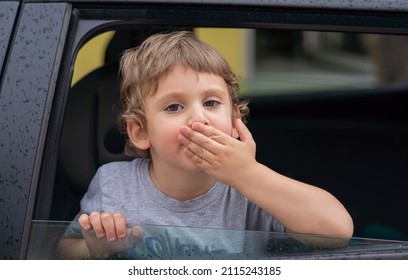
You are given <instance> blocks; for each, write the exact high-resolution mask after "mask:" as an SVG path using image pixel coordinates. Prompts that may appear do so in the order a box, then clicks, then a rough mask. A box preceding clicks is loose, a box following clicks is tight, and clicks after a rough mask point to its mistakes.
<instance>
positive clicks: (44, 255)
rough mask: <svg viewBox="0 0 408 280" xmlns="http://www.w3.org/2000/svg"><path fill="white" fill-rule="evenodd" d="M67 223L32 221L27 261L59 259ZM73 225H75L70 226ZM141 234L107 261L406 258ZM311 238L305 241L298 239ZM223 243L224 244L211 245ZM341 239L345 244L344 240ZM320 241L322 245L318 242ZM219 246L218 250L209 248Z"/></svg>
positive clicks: (162, 232) (240, 234) (235, 235)
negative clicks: (59, 244) (124, 249)
mask: <svg viewBox="0 0 408 280" xmlns="http://www.w3.org/2000/svg"><path fill="white" fill-rule="evenodd" d="M68 225H69V224H68V223H66V222H44V221H33V222H32V224H31V231H30V240H29V246H28V252H27V259H37V260H38V259H58V258H61V252H60V251H58V249H57V248H58V243H59V241H60V239H61V237H62V236H63V234H64V232H65V230H66V228H67V226H68ZM75 226H78V225H75ZM140 227H141V228H142V229H143V236H141V238H140V239H138V240H136V241H135V242H133V243H132V244H130V246H129V248H128V249H127V250H126V251H124V252H122V253H118V254H113V255H111V256H109V257H108V258H111V259H268V258H269V259H281V258H285V259H327V258H330V259H355V258H363V259H364V258H366V259H371V258H375V259H377V258H378V259H381V258H403V257H407V256H408V243H406V242H399V241H386V240H375V239H363V238H353V239H351V240H350V241H349V243H348V244H347V245H346V246H341V248H329V247H328V246H327V245H328V244H336V243H337V242H339V241H340V242H343V241H341V240H339V239H337V238H335V237H330V236H320V237H319V236H308V235H304V234H302V235H299V234H298V235H293V234H284V233H272V232H257V231H237V230H221V229H205V228H187V227H169V226H152V225H143V226H140ZM307 239H309V240H313V243H311V244H310V245H307V244H305V243H302V242H300V241H299V240H307ZM221 243H222V244H223V247H215V246H216V245H219V244H221ZM343 243H344V242H343ZM322 244H325V245H322ZM214 248H218V249H214Z"/></svg>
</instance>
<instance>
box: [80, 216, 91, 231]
mask: <svg viewBox="0 0 408 280" xmlns="http://www.w3.org/2000/svg"><path fill="white" fill-rule="evenodd" d="M78 223H79V225H80V226H81V228H83V229H84V230H91V229H92V225H91V222H90V221H89V216H88V214H82V215H81V216H79V219H78Z"/></svg>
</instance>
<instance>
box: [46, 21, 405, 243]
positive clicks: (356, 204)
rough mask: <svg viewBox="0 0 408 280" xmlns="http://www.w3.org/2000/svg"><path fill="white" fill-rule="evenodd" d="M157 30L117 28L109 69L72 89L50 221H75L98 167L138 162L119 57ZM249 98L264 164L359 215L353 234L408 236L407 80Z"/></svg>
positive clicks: (107, 57)
mask: <svg viewBox="0 0 408 280" xmlns="http://www.w3.org/2000/svg"><path fill="white" fill-rule="evenodd" d="M159 31H162V30H154V32H159ZM152 32H153V31H152V30H150V29H149V30H146V29H142V28H141V29H124V30H120V31H117V32H116V33H115V36H114V37H113V39H112V41H111V42H110V44H109V45H108V48H107V50H106V55H105V62H104V65H103V66H102V67H100V68H98V69H96V70H95V71H93V72H91V73H90V74H88V75H87V76H86V77H84V78H83V79H81V80H80V81H79V82H78V83H76V84H75V85H74V86H73V87H72V88H71V91H70V93H69V97H68V103H67V107H66V112H65V119H64V126H63V131H62V136H61V143H60V150H59V156H58V165H57V171H56V179H55V187H54V193H53V201H52V210H51V212H50V213H51V214H50V219H51V220H64V221H69V220H72V219H73V217H74V216H75V215H76V213H77V212H78V211H79V201H80V199H81V197H82V196H83V194H84V193H85V192H86V189H87V186H88V185H89V183H90V181H91V179H92V177H93V175H94V174H95V173H96V170H97V168H98V167H99V166H101V165H102V164H105V163H108V162H111V161H117V160H130V158H128V157H127V156H126V155H125V154H124V152H123V148H124V143H125V136H124V135H123V133H121V132H120V131H119V128H118V124H117V115H118V113H119V112H120V103H119V75H118V61H119V57H120V54H121V53H122V52H123V50H125V49H127V48H130V47H134V46H137V45H138V44H139V43H140V42H141V40H142V39H143V38H145V37H146V36H147V35H149V34H150V33H152ZM282 38H283V37H282ZM344 71H345V70H344ZM246 96H247V97H248V99H249V101H250V105H249V106H250V110H251V113H250V117H249V122H248V127H249V129H250V131H251V133H252V135H253V137H254V139H255V141H256V143H257V160H258V161H259V162H261V163H263V164H265V165H267V166H269V167H270V168H272V169H273V170H275V171H277V172H279V173H282V174H284V175H286V176H289V177H292V178H295V179H298V180H300V181H304V182H306V183H310V184H312V185H316V186H319V187H321V188H323V189H326V190H327V191H329V192H331V193H332V194H333V195H335V196H336V197H337V198H338V199H339V200H340V201H341V202H342V203H343V204H344V205H345V207H346V208H347V209H348V210H349V212H350V214H351V216H352V217H353V219H354V223H355V234H354V235H355V236H357V237H368V238H382V239H396V240H408V223H407V222H406V219H405V213H407V205H408V172H407V170H408V126H407V121H406V120H407V119H408V113H407V110H406V108H407V107H408V94H407V84H406V83H394V84H392V85H379V86H376V87H374V88H352V87H350V88H341V89H325V90H316V91H314V90H312V89H311V90H304V91H301V92H300V91H299V92H296V91H295V92H293V93H291V94H285V92H279V89H277V90H275V92H274V93H273V94H268V92H266V93H256V94H253V95H251V94H247V95H246Z"/></svg>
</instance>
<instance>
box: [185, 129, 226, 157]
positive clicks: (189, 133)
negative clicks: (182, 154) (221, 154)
mask: <svg viewBox="0 0 408 280" xmlns="http://www.w3.org/2000/svg"><path fill="white" fill-rule="evenodd" d="M215 131H216V130H215V129H213V130H212V132H209V131H208V130H206V134H207V135H211V137H210V136H207V135H206V134H204V133H201V132H200V131H195V130H193V129H191V128H189V127H187V126H184V127H182V128H181V129H180V135H179V139H178V140H179V142H180V143H181V144H183V145H184V146H186V147H188V148H190V149H191V150H192V151H193V152H194V153H198V154H199V155H200V156H204V154H203V151H204V150H207V151H209V152H211V153H213V154H215V153H216V151H217V149H219V148H220V145H222V143H220V142H218V139H219V138H220V137H219V134H216V132H215ZM216 135H218V136H216ZM224 142H225V141H224ZM192 143H194V144H195V145H193V144H192ZM193 147H195V148H193ZM200 149H201V150H200Z"/></svg>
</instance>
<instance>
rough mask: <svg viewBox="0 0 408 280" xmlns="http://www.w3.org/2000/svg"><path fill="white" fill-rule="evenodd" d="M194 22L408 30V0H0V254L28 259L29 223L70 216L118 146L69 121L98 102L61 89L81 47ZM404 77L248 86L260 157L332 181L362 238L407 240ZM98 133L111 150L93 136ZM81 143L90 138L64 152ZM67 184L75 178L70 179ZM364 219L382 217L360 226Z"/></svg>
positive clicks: (390, 32) (321, 182)
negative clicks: (285, 88) (264, 88)
mask: <svg viewBox="0 0 408 280" xmlns="http://www.w3.org/2000/svg"><path fill="white" fill-rule="evenodd" d="M195 27H207V28H215V27H224V28H245V29H257V30H263V32H268V31H274V32H278V33H279V32H288V33H287V34H292V35H293V34H295V35H294V36H297V35H296V34H299V32H303V31H317V32H333V33H336V32H341V33H344V34H351V35H353V34H362V33H364V34H375V35H378V36H394V35H398V37H399V38H402V37H404V36H408V3H407V2H406V1H380V0H371V1H349V0H344V1H283V0H282V1H280V0H277V1H243V0H242V1H222V0H221V1H198V0H197V1H194V0H191V1H131V0H130V1H107V0H105V1H92V0H87V1H79V0H78V1H74V0H73V1H63V0H61V1H56V0H55V1H45V0H43V1H39V0H33V1H13V0H9V1H0V39H1V40H0V83H1V84H0V85H1V87H0V106H1V110H0V126H1V131H0V159H1V162H0V258H3V259H24V258H26V257H27V251H28V248H29V238H30V234H31V231H32V228H33V227H32V226H31V225H32V221H34V220H35V221H38V220H45V221H49V220H69V219H70V218H72V215H73V213H75V211H76V210H77V207H78V201H79V199H80V197H81V195H82V194H83V191H84V190H83V186H80V185H81V183H82V181H87V180H89V178H90V177H91V176H92V175H93V173H94V172H95V171H96V168H97V167H98V166H99V165H100V164H103V163H105V162H108V161H111V160H115V159H120V158H122V154H121V150H120V144H119V151H117V145H116V142H115V141H120V140H118V137H119V138H120V136H118V134H117V133H116V131H115V130H114V129H113V128H112V127H108V128H104V129H105V130H106V131H107V132H109V133H110V134H109V135H111V136H112V137H114V140H112V141H113V144H109V143H111V142H110V140H109V139H110V138H106V137H105V135H102V134H98V133H99V130H98V129H99V128H98V127H99V126H95V125H91V124H90V125H88V126H86V125H83V126H79V127H76V126H75V125H78V123H81V119H80V118H79V119H75V121H72V120H71V121H70V120H68V118H69V117H68V116H69V115H77V114H79V113H78V111H77V110H76V109H74V110H73V111H72V109H69V108H68V107H69V106H71V105H69V104H70V103H75V104H79V105H78V106H82V105H83V106H88V105H89V106H90V107H87V108H85V109H83V110H84V111H85V112H91V111H92V110H93V109H95V108H96V109H98V108H99V107H97V105H92V104H95V103H93V100H94V99H95V98H96V99H98V98H99V97H98V96H97V94H91V95H89V96H88V97H86V98H88V99H87V101H81V100H80V101H75V100H74V99H75V98H74V97H72V98H70V97H69V96H70V95H71V94H68V93H69V92H70V91H73V90H74V89H71V79H72V75H73V67H74V62H75V57H76V55H77V53H78V50H79V49H80V47H81V46H82V45H83V44H84V43H85V42H86V41H87V40H89V39H90V38H92V37H93V36H95V35H97V34H100V33H102V32H104V31H108V30H128V29H131V28H134V29H142V30H146V28H147V29H148V30H152V29H154V28H155V29H159V30H164V29H192V28H195ZM285 34H286V33H285ZM143 36H145V35H143ZM278 38H280V37H278ZM285 38H287V37H285ZM393 38H394V37H393ZM404 52H406V49H405V50H403V51H401V49H400V50H399V51H395V53H393V52H392V51H391V52H390V53H391V54H393V55H399V56H400V59H398V58H397V59H396V60H395V61H397V62H398V61H404V56H405V54H404ZM385 61H387V60H386V59H385ZM390 64H391V66H388V67H396V64H393V63H390ZM111 67H113V68H115V67H116V65H115V63H114V62H113V63H112V66H111ZM381 67H385V66H384V64H382V66H381ZM407 67H408V66H407ZM115 69H116V68H115ZM399 69H404V68H399ZM104 71H105V72H104ZM403 71H406V70H401V72H403ZM112 75H114V76H115V75H116V76H117V73H116V72H114V71H113V72H110V71H109V72H106V69H105V70H103V71H100V72H98V73H95V74H93V76H91V77H90V80H89V81H87V82H86V83H85V82H84V83H82V84H81V85H80V84H78V87H77V88H78V90H82V91H83V90H84V89H80V87H85V88H86V87H88V86H90V85H94V84H97V83H100V82H101V81H103V80H107V79H108V78H109V77H110V76H112ZM322 79H324V78H322ZM407 81H408V79H407V80H405V81H404V80H399V81H398V83H397V82H395V83H388V84H383V85H380V86H375V87H361V88H360V87H358V88H341V89H325V90H323V91H322V90H319V91H313V90H307V91H302V92H301V93H297V92H296V91H295V94H290V95H285V94H279V92H277V93H276V94H273V95H265V94H260V95H256V94H255V95H253V96H251V98H250V99H251V103H250V104H251V105H250V107H251V116H250V121H249V127H250V129H251V131H252V133H253V135H254V138H255V140H256V142H257V144H258V146H257V158H258V160H259V161H261V162H264V163H265V164H266V165H268V166H270V167H271V168H273V169H275V170H277V171H279V172H281V173H284V174H286V175H288V176H292V177H295V178H297V179H299V180H303V181H306V182H310V183H312V184H315V185H318V186H321V187H323V188H325V189H327V190H328V191H330V192H331V193H333V194H334V195H335V196H336V197H338V198H339V200H340V201H342V202H343V203H344V204H345V206H346V208H347V209H348V210H349V211H350V213H351V215H352V217H353V219H354V223H355V236H356V237H363V238H381V239H400V240H408V222H407V219H406V213H407V211H406V210H407V209H406V207H407V205H408V172H407V171H408V125H407V120H408V118H407V117H408V113H407V112H408V111H407V109H406V108H407V107H408V91H407V89H408V84H407V83H406V82H407ZM110 86H112V87H115V86H117V84H113V85H110ZM88 91H90V90H88ZM327 91H329V92H330V94H323V92H327ZM72 96H74V95H72ZM109 102H110V103H109ZM109 102H108V105H109V104H114V103H115V102H116V100H115V98H113V99H112V100H111V101H109ZM80 104H82V105H80ZM72 106H73V105H72ZM72 106H71V108H76V107H72ZM92 106H93V107H92ZM95 106H96V107H95ZM109 107H112V106H111V105H109ZM92 108H93V109H92ZM91 109H92V110H91ZM96 109H95V110H96ZM78 110H79V109H78ZM92 112H93V111H92ZM90 114H91V113H90ZM77 116H78V115H77ZM92 116H94V117H97V116H98V115H97V113H95V112H93V113H92ZM89 119H91V117H89V116H88V117H87V120H89ZM101 122H102V123H103V121H101ZM70 125H73V126H74V127H73V128H71V129H70V130H69V132H67V131H65V128H66V127H68V126H70ZM98 125H99V124H98ZM112 129H113V130H112ZM73 131H74V132H75V131H76V133H73ZM67 133H68V134H67ZM115 137H116V138H115ZM98 139H99V140H98ZM100 139H102V140H100ZM84 141H85V142H84ZM98 141H99V142H100V141H102V142H103V143H102V144H101V143H99V142H98ZM106 143H108V144H107V145H108V146H109V145H110V148H108V152H110V154H104V151H103V149H102V148H100V146H98V145H105V144H106ZM81 145H83V146H87V147H88V148H83V149H84V150H83V149H82V148H81V153H79V154H76V153H75V152H74V153H72V151H75V149H76V147H79V146H81ZM72 147H73V148H72ZM61 150H64V151H62V152H61ZM85 150H86V151H87V152H82V151H85ZM67 154H68V156H67ZM64 157H65V159H64ZM76 165H77V166H76ZM82 166H84V167H82ZM71 169H78V172H79V173H81V172H82V173H81V174H78V173H76V174H75V175H74V176H73V177H74V182H72V180H73V179H72V176H71V175H69V174H68V175H67V174H65V173H64V172H68V173H69V170H71ZM68 177H69V178H71V179H69V178H68ZM75 178H78V180H75ZM70 180H71V181H70ZM65 184H67V185H71V186H73V187H68V188H70V189H69V191H67V190H66V189H65V188H66V186H65ZM370 226H371V229H373V228H376V227H377V228H380V229H379V230H371V231H370V230H367V228H369V227H370ZM404 252H405V253H406V252H407V250H406V249H405V251H404ZM382 254H383V255H382ZM387 254H388V255H387ZM387 254H386V253H382V251H381V250H378V251H376V253H375V254H374V255H370V257H375V258H378V257H380V258H381V256H383V257H385V258H388V257H390V256H392V254H391V255H389V252H388V253H387ZM398 254H399V255H398V256H403V255H404V254H403V253H401V252H399V253H398Z"/></svg>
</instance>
